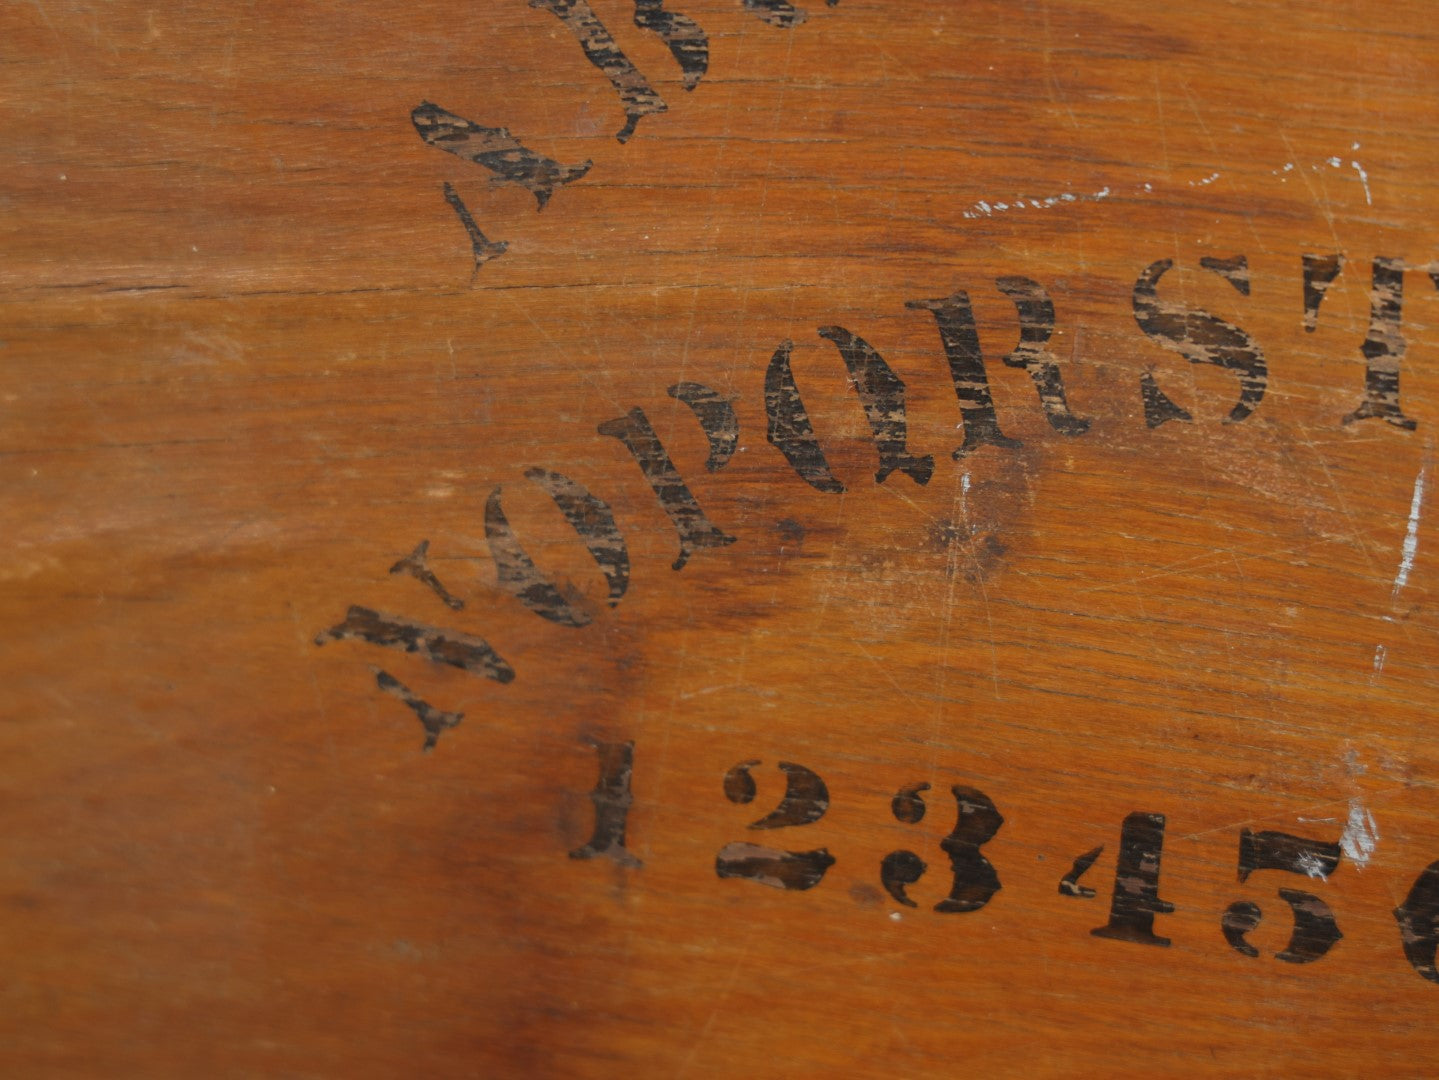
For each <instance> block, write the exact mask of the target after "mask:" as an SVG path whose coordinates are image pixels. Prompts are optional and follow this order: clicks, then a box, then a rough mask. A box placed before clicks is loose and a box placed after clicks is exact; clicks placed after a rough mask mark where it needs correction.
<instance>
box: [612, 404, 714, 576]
mask: <svg viewBox="0 0 1439 1080" xmlns="http://www.w3.org/2000/svg"><path fill="white" fill-rule="evenodd" d="M596 430H598V431H599V433H600V434H601V435H609V436H611V437H613V438H616V439H618V440H619V441H620V442H622V443H624V445H625V449H626V450H628V451H629V452H630V456H631V457H633V458H634V459H635V463H636V464H637V465H639V467H640V472H642V473H643V474H644V477H645V479H646V480H647V481H649V485H650V490H651V491H653V492H654V493H655V498H657V499H658V500H659V503H660V506H661V507H663V508H664V512H665V513H666V514H667V515H669V519H670V522H671V523H672V524H673V525H674V527H675V531H676V532H677V533H679V538H680V553H679V558H677V559H675V561H674V563H673V564H672V565H673V567H674V569H676V570H680V569H683V568H684V565H685V563H687V562H688V561H689V557H690V555H691V554H693V553H694V552H695V551H696V550H698V549H700V548H714V547H724V546H725V545H726V544H733V543H734V542H735V538H734V537H733V536H731V535H729V533H726V532H722V531H720V530H719V529H717V528H716V527H715V526H714V525H712V524H711V523H710V520H709V518H707V517H706V516H705V512H704V510H703V509H701V507H700V504H699V502H698V501H697V500H696V499H695V497H694V494H693V493H692V492H691V491H690V489H689V488H688V487H687V486H686V485H685V482H684V480H683V479H681V478H680V474H679V472H678V471H677V470H676V469H675V465H674V462H673V461H671V460H670V456H669V454H668V453H667V452H666V450H665V447H664V444H663V443H662V442H660V438H659V436H658V435H656V434H655V429H654V428H653V427H651V426H650V421H649V417H647V416H645V413H644V410H643V409H640V408H634V409H631V410H630V411H629V412H628V413H626V414H625V415H624V416H618V417H616V418H615V419H613V420H606V421H605V422H604V423H602V424H600V425H599V427H598V428H597V429H596Z"/></svg>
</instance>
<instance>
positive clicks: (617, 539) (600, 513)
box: [525, 468, 630, 607]
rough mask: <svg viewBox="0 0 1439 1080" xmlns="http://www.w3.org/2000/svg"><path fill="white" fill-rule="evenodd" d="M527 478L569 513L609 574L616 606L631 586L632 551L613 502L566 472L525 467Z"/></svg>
mask: <svg viewBox="0 0 1439 1080" xmlns="http://www.w3.org/2000/svg"><path fill="white" fill-rule="evenodd" d="M525 479H527V480H530V481H531V482H533V483H535V484H537V485H539V486H540V487H541V488H542V489H544V492H545V494H547V495H548V496H549V497H550V498H551V499H553V500H554V501H555V505H556V506H558V507H559V508H560V512H561V513H562V514H564V515H565V520H566V521H568V522H569V523H570V528H572V529H574V530H575V532H577V533H578V534H579V536H580V539H581V540H583V541H584V542H585V547H586V548H588V549H589V553H590V558H592V559H594V560H595V565H597V566H598V567H599V568H600V572H601V573H603V574H604V575H605V582H606V583H607V584H608V585H609V590H610V595H609V605H610V607H614V606H615V605H616V604H618V603H619V602H620V598H621V597H623V596H624V595H625V591H626V590H627V589H628V588H629V587H630V551H629V547H628V546H627V545H626V544H625V538H624V535H623V534H622V533H621V532H620V529H619V526H618V525H616V524H615V513H614V511H613V510H611V509H610V504H609V503H607V502H605V501H604V500H603V499H601V498H600V497H599V496H598V495H595V494H593V493H591V491H590V490H589V489H588V488H587V487H585V486H584V485H583V484H581V483H580V482H579V481H577V480H571V479H570V478H569V477H568V476H566V475H564V473H558V472H554V471H553V470H550V469H539V468H531V469H526V470H525Z"/></svg>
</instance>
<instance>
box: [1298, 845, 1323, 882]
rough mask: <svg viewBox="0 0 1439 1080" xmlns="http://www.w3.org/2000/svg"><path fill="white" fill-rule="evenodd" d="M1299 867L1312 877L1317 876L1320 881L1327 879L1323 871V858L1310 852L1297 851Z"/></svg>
mask: <svg viewBox="0 0 1439 1080" xmlns="http://www.w3.org/2000/svg"><path fill="white" fill-rule="evenodd" d="M1299 869H1300V870H1302V871H1304V873H1306V874H1308V875H1309V876H1310V877H1312V878H1319V879H1320V880H1321V881H1328V880H1329V877H1328V875H1327V874H1325V873H1324V860H1322V859H1321V858H1319V856H1318V855H1315V854H1312V853H1311V852H1308V851H1302V852H1300V853H1299Z"/></svg>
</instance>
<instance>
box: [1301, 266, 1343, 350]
mask: <svg viewBox="0 0 1439 1080" xmlns="http://www.w3.org/2000/svg"><path fill="white" fill-rule="evenodd" d="M1302 259H1303V263H1304V330H1305V332H1306V333H1310V334H1312V333H1314V329H1315V327H1317V326H1318V325H1319V305H1320V304H1322V303H1324V295H1325V294H1326V293H1327V292H1328V291H1329V286H1330V285H1332V284H1333V283H1334V279H1335V278H1337V277H1338V276H1339V273H1340V271H1341V270H1343V269H1344V255H1343V254H1342V253H1341V252H1337V251H1336V252H1335V253H1334V254H1333V255H1304V256H1302Z"/></svg>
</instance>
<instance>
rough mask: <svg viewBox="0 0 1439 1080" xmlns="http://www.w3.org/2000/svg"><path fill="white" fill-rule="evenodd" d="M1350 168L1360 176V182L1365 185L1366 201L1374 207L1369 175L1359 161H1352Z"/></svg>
mask: <svg viewBox="0 0 1439 1080" xmlns="http://www.w3.org/2000/svg"><path fill="white" fill-rule="evenodd" d="M1349 167H1350V168H1351V169H1353V170H1354V171H1355V172H1357V173H1358V174H1359V182H1360V183H1361V184H1363V185H1364V201H1365V202H1366V203H1368V204H1369V205H1370V206H1373V205H1374V197H1373V196H1372V195H1370V194H1369V174H1368V173H1367V172H1365V171H1364V166H1363V165H1360V164H1359V162H1357V161H1351V162H1350V163H1349Z"/></svg>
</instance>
